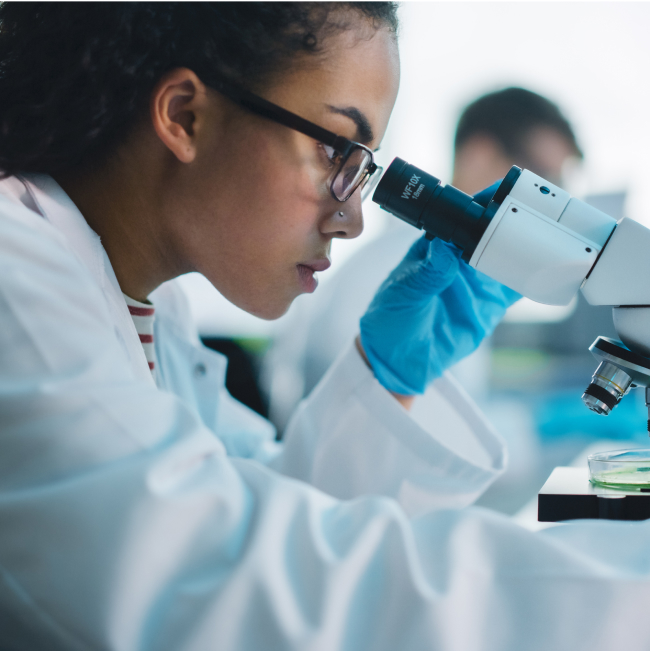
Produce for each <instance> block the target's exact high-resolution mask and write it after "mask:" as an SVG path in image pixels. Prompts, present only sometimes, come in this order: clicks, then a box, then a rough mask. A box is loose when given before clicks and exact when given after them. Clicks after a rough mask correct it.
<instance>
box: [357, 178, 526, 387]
mask: <svg viewBox="0 0 650 651" xmlns="http://www.w3.org/2000/svg"><path fill="white" fill-rule="evenodd" d="M489 190H491V191H492V194H493V192H494V190H493V188H489ZM489 190H486V191H483V192H482V193H480V195H477V197H476V199H477V200H478V199H479V198H480V199H481V200H485V197H486V196H487V195H488V192H489ZM492 194H489V196H487V200H488V201H489V197H491V196H492ZM480 202H481V203H483V201H480ZM460 256H461V251H460V250H459V249H458V248H456V247H455V246H454V245H452V244H447V243H446V242H443V241H442V240H439V239H437V238H436V239H434V240H433V241H431V242H429V240H427V239H426V238H425V237H422V238H420V239H419V240H418V241H417V242H415V244H414V245H413V246H412V247H411V249H410V250H409V252H408V253H407V254H406V256H405V258H404V259H403V260H402V262H400V264H399V265H398V266H397V267H396V268H395V269H394V270H393V272H392V273H391V274H390V276H388V278H387V280H386V281H385V282H384V283H383V284H382V285H381V287H380V288H379V290H378V292H377V294H376V295H375V298H374V299H373V301H372V303H371V304H370V307H369V308H368V311H367V312H366V313H365V315H364V316H363V317H362V318H361V345H362V346H363V349H364V351H365V353H366V356H367V357H368V361H369V362H370V365H371V366H372V369H373V371H374V373H375V376H376V377H377V379H378V380H379V382H380V383H381V384H382V385H383V386H384V387H386V388H387V389H388V390H390V391H393V392H395V393H399V394H403V395H414V394H421V393H424V391H425V389H426V388H427V386H428V385H429V384H430V383H431V382H432V381H433V380H435V379H436V378H437V377H440V376H441V375H442V374H443V373H444V371H445V370H446V369H448V368H449V367H451V366H453V365H454V364H455V363H456V362H458V361H460V360H461V359H463V357H466V356H467V355H469V354H470V353H471V352H473V351H474V350H476V348H478V346H479V344H480V343H481V341H482V340H483V339H484V338H485V337H486V336H488V335H490V334H491V333H492V331H493V330H494V328H495V327H496V326H497V324H498V323H499V321H501V319H502V317H503V315H504V314H505V311H506V309H507V308H508V307H509V306H510V305H512V304H513V303H514V302H515V301H517V300H518V299H519V298H521V294H518V293H517V292H515V291H513V290H512V289H509V288H508V287H506V286H505V285H502V284H501V283H498V282H496V281H495V280H492V279H491V278H488V277H487V276H486V275H485V274H483V273H481V272H480V271H476V269H474V268H472V267H470V266H469V265H468V264H467V263H465V262H464V261H463V260H461V259H460Z"/></svg>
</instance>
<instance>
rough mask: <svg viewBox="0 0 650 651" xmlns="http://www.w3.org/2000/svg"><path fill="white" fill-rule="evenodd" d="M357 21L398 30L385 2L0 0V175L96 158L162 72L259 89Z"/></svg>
mask: <svg viewBox="0 0 650 651" xmlns="http://www.w3.org/2000/svg"><path fill="white" fill-rule="evenodd" d="M360 18H361V19H364V20H366V21H367V22H368V24H369V25H370V26H371V27H372V29H374V30H376V29H379V28H381V27H386V28H388V29H390V30H392V31H393V32H396V31H397V5H396V4H395V3H392V2H346V3H335V2H331V3H330V2H324V3H320V2H214V3H192V2H172V3H113V2H106V3H84V2H81V3H76V2H73V3H58V2H43V3H21V2H6V3H2V4H0V178H1V177H2V176H10V175H12V174H15V173H17V172H45V173H54V172H57V171H63V170H67V169H72V168H75V167H77V166H79V165H81V164H84V165H85V164H87V163H88V161H96V160H97V159H98V158H101V157H102V156H103V155H105V154H107V153H108V152H109V151H110V149H112V148H113V147H115V146H116V145H117V144H118V143H119V142H121V140H122V139H123V138H124V137H125V134H126V133H128V132H129V129H130V128H131V127H132V126H133V124H135V122H136V120H137V118H138V117H139V115H141V113H142V110H143V108H144V107H146V106H147V103H148V99H149V96H150V94H151V91H152V90H153V87H154V86H155V84H156V82H157V81H158V80H159V79H160V77H161V76H162V75H163V74H164V73H165V72H167V71H169V70H171V69H173V68H176V67H187V68H190V69H191V70H193V71H194V72H195V73H196V74H197V75H198V76H199V78H201V80H202V81H203V82H204V83H205V84H207V85H210V81H211V79H215V78H216V76H221V77H225V78H227V79H229V80H231V81H235V82H237V83H239V84H241V85H243V86H246V87H248V88H250V89H258V90H259V89H260V88H263V87H264V85H265V84H266V83H269V82H270V81H272V80H273V78H274V76H275V75H278V74H281V73H282V72H283V71H285V70H287V69H288V68H290V67H291V65H292V64H293V63H294V62H295V61H296V57H298V56H300V55H303V54H304V55H307V57H310V58H311V59H312V60H313V58H314V57H318V56H320V55H322V54H323V53H325V52H326V51H327V39H328V38H329V37H330V36H332V35H335V34H337V33H339V32H342V31H344V30H347V29H351V28H353V27H354V26H355V25H356V24H358V21H359V19H360ZM370 33H372V32H370Z"/></svg>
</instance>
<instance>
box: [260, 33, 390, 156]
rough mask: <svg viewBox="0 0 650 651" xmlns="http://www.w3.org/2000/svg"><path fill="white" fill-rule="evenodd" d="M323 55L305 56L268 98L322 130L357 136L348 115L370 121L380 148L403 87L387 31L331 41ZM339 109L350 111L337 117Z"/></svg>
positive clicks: (337, 37)
mask: <svg viewBox="0 0 650 651" xmlns="http://www.w3.org/2000/svg"><path fill="white" fill-rule="evenodd" d="M325 45H326V47H325V52H324V53H323V54H322V55H316V56H315V57H314V56H313V55H312V56H309V57H307V56H305V57H303V58H302V59H301V60H299V61H298V62H297V65H296V66H295V68H294V69H292V70H290V71H289V72H287V73H286V74H285V75H284V76H283V77H282V79H281V81H280V82H279V83H277V84H276V85H275V86H274V87H273V88H270V89H269V90H268V92H266V93H265V96H266V97H267V98H268V99H269V100H271V101H274V102H277V103H278V104H280V105H281V106H283V107H285V108H287V109H289V110H291V111H294V112H296V113H298V114H299V115H301V116H302V117H305V118H307V119H308V120H312V121H313V122H316V123H318V124H321V125H322V126H324V127H326V128H330V129H334V126H335V125H339V126H340V127H342V128H347V129H348V130H349V129H352V131H351V132H350V131H348V133H342V134H341V135H346V136H347V137H351V135H352V134H353V133H354V131H355V130H356V126H355V124H354V122H353V121H352V120H351V119H350V118H349V117H346V113H347V114H349V113H350V112H354V111H358V112H359V113H361V114H362V115H363V116H364V117H365V118H366V119H367V121H368V123H369V126H370V127H371V129H372V132H373V134H374V136H375V137H374V141H373V142H372V143H368V144H370V145H372V146H377V145H378V144H379V142H380V140H381V138H382V137H383V134H384V131H385V130H386V126H387V124H388V119H389V117H390V113H391V111H392V109H393V105H394V103H395V98H396V96H397V90H398V87H399V54H398V49H397V43H396V39H395V35H394V34H392V33H391V32H390V31H389V30H388V29H384V28H382V29H379V30H376V31H375V30H372V31H371V30H370V28H367V27H366V28H362V29H350V30H346V31H345V32H342V33H340V34H337V35H336V36H332V37H330V38H329V39H328V40H327V42H326V44H325ZM336 109H346V111H337V110H336Z"/></svg>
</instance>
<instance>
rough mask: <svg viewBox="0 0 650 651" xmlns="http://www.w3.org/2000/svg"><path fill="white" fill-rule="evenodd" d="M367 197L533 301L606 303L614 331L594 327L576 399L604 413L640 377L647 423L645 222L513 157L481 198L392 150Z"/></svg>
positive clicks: (649, 258) (649, 274)
mask: <svg viewBox="0 0 650 651" xmlns="http://www.w3.org/2000/svg"><path fill="white" fill-rule="evenodd" d="M373 201H374V202H375V203H377V204H379V205H380V206H381V207H382V208H383V209H384V210H386V211H388V212H390V213H392V214H393V215H395V216H396V217H399V218H400V219H402V220H404V221H405V222H407V223H408V224H411V225H412V226H415V227H416V228H419V229H423V230H424V231H425V233H426V236H427V238H429V239H433V238H434V237H439V238H441V239H443V240H445V241H446V242H451V243H453V244H455V245H456V246H457V247H458V248H459V249H461V250H462V256H461V257H462V259H463V260H465V262H467V263H468V264H469V265H470V266H471V267H474V268H475V269H477V270H478V271H481V272H483V273H484V274H486V275H487V276H489V277H490V278H493V279H494V280H497V281H499V282H500V283H502V284H504V285H506V286H507V287H510V288H511V289H514V290H515V291H517V292H519V293H520V294H523V295H524V296H526V297H527V298H530V299H531V300H533V301H536V302H537V303H545V304H547V305H568V304H569V303H570V302H571V300H572V299H573V297H574V296H575V295H576V294H577V293H578V291H582V293H583V295H584V297H585V299H586V300H587V302H588V303H590V304H591V305H611V306H612V310H613V319H614V327H615V329H616V332H617V333H618V335H619V337H620V339H621V341H615V340H613V339H609V338H607V337H598V338H597V339H596V341H594V343H593V344H592V345H591V346H590V348H589V350H590V351H591V353H592V354H593V355H594V357H595V358H596V359H597V360H598V362H599V364H598V367H597V368H596V370H595V372H594V374H593V377H592V378H591V383H590V384H589V386H588V387H587V389H586V390H585V392H584V394H583V396H582V400H583V402H584V403H585V405H586V406H587V407H589V409H591V410H592V411H594V412H596V413H597V414H602V415H605V416H607V415H608V414H610V413H611V411H612V409H614V407H616V405H617V404H618V403H619V402H620V400H621V399H622V398H623V396H624V395H626V394H627V393H628V392H629V391H630V389H632V388H634V387H644V388H645V396H646V405H647V406H648V408H649V417H648V431H649V432H650V283H648V285H646V284H645V282H630V280H631V279H637V280H641V279H643V278H646V279H650V230H649V229H647V228H645V227H644V226H642V225H641V224H639V223H638V222H635V221H634V220H632V219H627V218H625V219H621V220H620V221H619V222H616V220H615V219H613V218H612V217H610V216H609V215H606V214H605V213H603V212H601V211H599V210H597V209H596V208H593V207H592V206H590V205H588V204H586V203H584V202H583V201H580V200H579V199H575V198H573V197H571V195H570V194H569V193H568V192H566V191H565V190H562V189H561V188H559V187H557V186H556V185H553V184H552V183H549V182H548V181H545V180H544V179H543V178H541V177H540V176H537V175H536V174H534V173H533V172H530V171H528V170H522V169H520V168H519V167H516V166H514V167H512V168H511V169H510V171H509V172H508V174H507V175H506V177H505V178H504V179H503V181H502V182H501V184H500V185H499V187H498V188H497V190H496V192H495V193H494V195H493V196H492V199H491V200H490V203H489V204H488V206H487V208H485V207H484V206H482V205H480V204H478V203H476V202H475V201H474V199H473V197H471V196H469V195H467V194H465V193H464V192H461V191H460V190H457V189H456V188H454V187H452V186H451V185H443V184H442V183H441V182H440V180H439V179H437V178H435V177H434V176H431V175H430V174H427V173H426V172H424V171H422V170H420V169H418V168H417V167H415V166H414V165H410V164H409V163H407V162H406V161H403V160H402V159H400V158H396V159H395V160H394V161H393V162H392V163H391V165H390V166H389V168H388V169H387V170H386V172H385V174H384V175H383V177H382V179H381V181H380V182H379V185H378V186H377V189H376V190H375V194H374V196H373Z"/></svg>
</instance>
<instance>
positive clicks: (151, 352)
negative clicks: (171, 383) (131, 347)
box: [122, 293, 156, 381]
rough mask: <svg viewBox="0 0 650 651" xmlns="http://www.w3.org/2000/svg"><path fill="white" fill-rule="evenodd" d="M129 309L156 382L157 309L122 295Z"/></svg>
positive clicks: (149, 304)
mask: <svg viewBox="0 0 650 651" xmlns="http://www.w3.org/2000/svg"><path fill="white" fill-rule="evenodd" d="M122 295H123V296H124V300H125V301H126V304H127V306H128V308H129V314H130V315H131V318H132V319H133V323H134V325H135V329H136V332H137V333H138V336H139V337H140V343H141V344H142V348H143V349H144V355H145V357H146V358H147V362H149V369H150V370H151V375H152V376H153V379H154V381H155V380H156V348H155V346H154V341H153V322H154V318H155V316H154V315H155V311H156V310H155V308H154V306H153V305H152V304H151V303H140V301H136V300H134V299H132V298H131V297H130V296H127V295H126V294H124V293H122Z"/></svg>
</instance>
